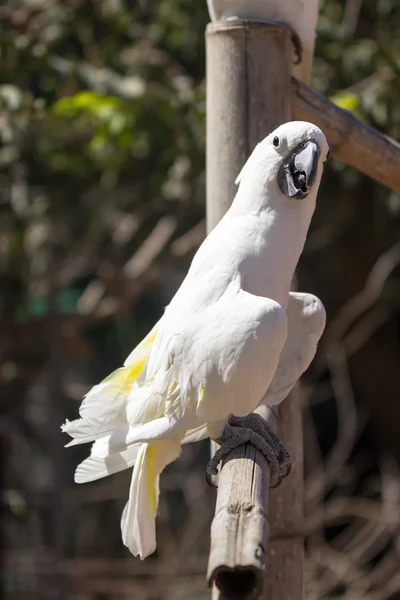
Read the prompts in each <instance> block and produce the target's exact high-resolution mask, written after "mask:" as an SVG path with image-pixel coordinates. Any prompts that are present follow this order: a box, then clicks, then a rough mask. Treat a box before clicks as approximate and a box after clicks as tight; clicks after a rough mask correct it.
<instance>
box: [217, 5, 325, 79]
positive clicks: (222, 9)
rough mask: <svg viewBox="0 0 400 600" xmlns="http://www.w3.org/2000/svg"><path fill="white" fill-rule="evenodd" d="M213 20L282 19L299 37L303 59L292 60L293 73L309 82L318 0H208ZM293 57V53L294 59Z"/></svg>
mask: <svg viewBox="0 0 400 600" xmlns="http://www.w3.org/2000/svg"><path fill="white" fill-rule="evenodd" d="M207 4H208V10H209V13H210V17H211V19H212V20H213V21H216V20H219V19H229V18H233V17H238V18H242V19H252V20H258V21H283V22H284V23H286V24H287V25H289V27H291V28H292V29H293V30H294V31H295V32H296V33H297V35H298V36H299V37H300V40H301V43H302V45H303V60H302V61H301V63H300V64H299V65H295V64H293V69H292V73H293V75H294V76H295V77H297V78H298V79H300V80H301V81H304V82H305V83H308V81H309V78H310V73H311V65H312V59H313V54H314V43H315V30H316V26H317V21H318V11H319V0H207ZM295 59H296V57H295V56H293V61H294V62H295Z"/></svg>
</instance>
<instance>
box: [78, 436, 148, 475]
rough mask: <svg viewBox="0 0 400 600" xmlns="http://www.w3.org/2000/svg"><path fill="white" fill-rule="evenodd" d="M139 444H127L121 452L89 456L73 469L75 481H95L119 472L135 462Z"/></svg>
mask: <svg viewBox="0 0 400 600" xmlns="http://www.w3.org/2000/svg"><path fill="white" fill-rule="evenodd" d="M139 448H140V444H135V445H134V446H129V448H127V449H126V450H124V451H123V452H118V453H116V454H110V455H109V456H106V457H103V458H101V457H98V456H89V458H86V460H84V461H83V462H82V463H81V464H80V465H78V467H77V469H76V471H75V483H87V482H89V481H96V479H101V478H102V477H107V475H112V474H113V473H119V472H120V471H124V470H125V469H128V468H129V467H133V465H134V464H135V461H136V458H137V455H138V452H139Z"/></svg>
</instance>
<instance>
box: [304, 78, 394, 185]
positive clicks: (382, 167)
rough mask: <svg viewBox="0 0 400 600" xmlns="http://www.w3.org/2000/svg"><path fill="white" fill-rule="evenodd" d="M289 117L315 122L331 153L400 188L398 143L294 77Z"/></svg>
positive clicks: (379, 180)
mask: <svg viewBox="0 0 400 600" xmlns="http://www.w3.org/2000/svg"><path fill="white" fill-rule="evenodd" d="M292 118H293V120H296V121H310V122H311V123H314V124H315V125H318V127H320V128H321V129H322V131H323V132H324V133H325V135H326V137H327V140H328V143H329V147H330V152H331V155H332V156H335V157H336V158H339V159H340V160H342V161H344V162H345V163H347V164H348V165H350V166H351V167H354V168H355V169H357V170H358V171H361V173H364V174H365V175H368V177H372V179H375V180H376V181H378V182H379V183H382V184H383V185H385V186H386V187H388V188H390V189H392V190H394V191H395V192H400V144H398V143H397V142H395V141H394V140H392V139H391V138H389V137H387V136H386V135H383V134H382V133H379V131H377V130H376V129H374V128H373V127H370V126H369V125H367V123H363V122H362V121H360V119H357V117H355V116H354V115H353V114H352V113H351V112H349V111H347V110H344V109H343V108H340V107H339V106H336V104H334V103H333V102H331V101H330V100H327V99H326V98H324V96H321V95H320V94H318V92H316V91H314V90H312V89H311V88H310V87H308V86H307V85H305V84H304V83H301V82H300V81H297V79H294V78H292Z"/></svg>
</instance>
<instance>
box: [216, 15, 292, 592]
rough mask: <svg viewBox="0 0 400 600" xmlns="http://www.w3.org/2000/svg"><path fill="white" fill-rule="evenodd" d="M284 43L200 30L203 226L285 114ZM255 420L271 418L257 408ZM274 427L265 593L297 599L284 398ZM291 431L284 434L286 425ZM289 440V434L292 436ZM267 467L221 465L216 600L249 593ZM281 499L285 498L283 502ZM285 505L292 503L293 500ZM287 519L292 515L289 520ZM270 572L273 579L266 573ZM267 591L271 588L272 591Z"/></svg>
mask: <svg viewBox="0 0 400 600" xmlns="http://www.w3.org/2000/svg"><path fill="white" fill-rule="evenodd" d="M290 56H291V41H290V34H289V32H288V31H287V30H286V29H284V28H282V27H279V26H275V25H272V24H265V23H255V22H246V21H239V20H238V21H234V22H229V21H228V22H226V21H225V22H217V23H213V24H211V25H208V27H207V118H208V121H207V221H208V229H209V230H210V229H212V228H213V227H214V226H215V225H216V223H217V222H218V221H219V219H220V218H221V217H222V216H223V214H224V213H225V211H226V210H227V209H228V207H229V205H230V203H231V201H232V199H233V197H234V195H235V193H236V187H235V184H234V180H235V178H236V176H237V174H238V173H239V171H240V169H241V167H242V166H243V164H244V162H245V160H246V158H247V157H248V156H249V154H250V153H251V151H252V150H253V148H254V147H255V145H256V143H257V142H258V141H260V140H261V139H263V138H264V137H265V135H267V134H268V133H270V132H271V131H272V130H273V129H274V128H275V127H277V126H278V125H280V124H281V123H284V122H286V121H288V120H290V104H291V83H290ZM264 411H265V412H264V414H262V416H263V417H264V418H268V420H269V422H271V424H272V420H273V419H274V420H275V423H276V418H275V415H274V413H272V411H268V409H264ZM259 412H260V414H261V409H260V411H259ZM281 413H282V414H281V415H280V421H282V425H283V427H280V431H281V433H283V436H284V440H285V443H287V446H288V448H289V450H290V451H291V453H292V456H293V459H294V463H295V465H294V466H295V469H297V474H292V475H291V477H290V478H288V480H286V482H285V484H283V485H284V487H283V486H282V490H284V495H283V494H282V492H281V491H280V490H279V489H278V490H277V491H276V492H275V493H274V495H273V496H272V502H273V504H274V507H275V508H274V509H273V510H276V511H277V514H276V516H274V517H273V522H274V524H275V525H276V527H277V529H276V533H274V532H272V535H273V536H275V537H276V540H275V541H273V542H272V545H271V548H270V549H269V555H270V561H271V565H272V567H273V571H274V572H273V573H272V575H271V577H270V578H268V581H267V582H266V584H265V586H264V588H265V593H264V596H263V597H265V598H267V597H268V598H269V597H270V596H272V597H275V598H278V597H279V598H280V599H281V598H291V599H292V600H296V599H301V598H302V570H303V564H302V540H301V535H300V537H299V531H301V527H302V468H301V467H302V439H301V409H300V406H299V404H298V403H296V402H293V401H290V400H287V401H285V403H284V405H283V409H282V410H281ZM293 426H294V428H293V431H292V427H293ZM293 434H294V437H293V439H292V435H293ZM268 486H269V468H268V465H267V463H266V461H265V459H264V458H263V457H262V456H261V454H260V453H259V452H258V451H257V450H255V449H254V448H253V447H252V446H250V445H248V444H246V445H243V446H241V447H240V448H238V449H237V450H235V451H234V452H232V453H230V455H229V456H228V457H227V458H226V460H225V461H224V463H223V466H222V470H221V474H220V478H219V488H218V499H217V506H216V515H215V518H214V521H213V525H212V530H211V538H212V539H211V551H210V558H209V567H208V580H209V582H210V583H216V585H215V586H214V590H213V597H214V598H219V599H220V600H222V599H223V598H225V599H232V598H251V597H254V596H256V595H257V594H258V592H259V590H260V588H261V584H262V583H263V580H265V574H264V572H263V569H264V567H265V557H266V554H267V544H268V528H269V526H268V496H269V494H268ZM285 497H286V498H287V499H288V502H286V501H284V498H285ZM293 502H296V503H297V505H296V506H293ZM292 515H294V516H295V517H296V518H297V519H298V520H297V523H296V524H294V523H293V522H292V521H293V519H292ZM275 574H276V576H275ZM272 588H273V589H272Z"/></svg>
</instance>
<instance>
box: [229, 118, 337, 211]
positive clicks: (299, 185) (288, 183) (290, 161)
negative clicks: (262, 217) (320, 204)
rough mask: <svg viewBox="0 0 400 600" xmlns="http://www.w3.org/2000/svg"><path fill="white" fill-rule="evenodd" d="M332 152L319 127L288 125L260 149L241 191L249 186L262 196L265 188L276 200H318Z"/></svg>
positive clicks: (251, 160) (252, 158)
mask: <svg viewBox="0 0 400 600" xmlns="http://www.w3.org/2000/svg"><path fill="white" fill-rule="evenodd" d="M328 151H329V148H328V143H327V141H326V138H325V136H324V134H323V133H322V131H321V130H320V129H319V127H317V126H316V125H313V124H312V123H306V122H304V121H291V122H289V123H285V124H284V125H281V126H280V127H278V128H277V129H275V131H273V132H272V133H271V134H270V135H268V136H267V137H266V138H265V139H264V140H263V141H262V142H260V143H259V144H258V145H257V146H256V148H255V149H254V152H253V153H252V155H251V156H250V158H249V159H248V161H247V162H246V164H245V166H244V167H243V169H242V171H241V173H240V175H239V177H238V178H237V180H236V183H240V186H241V187H242V185H243V187H246V186H247V184H249V185H250V186H251V188H252V191H257V190H256V188H258V191H259V192H260V185H261V187H262V189H263V190H264V191H267V192H268V194H267V195H268V196H271V195H273V197H274V198H277V197H279V196H280V195H283V196H284V197H285V198H286V199H291V200H293V201H299V200H300V201H301V200H304V199H305V198H307V196H308V195H309V194H310V195H312V196H314V197H315V196H316V192H317V190H318V186H319V182H320V179H321V174H322V165H323V163H324V161H325V160H326V157H327V155H328ZM254 186H256V187H254ZM312 191H315V194H311V192H312ZM281 199H283V198H282V196H281Z"/></svg>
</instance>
